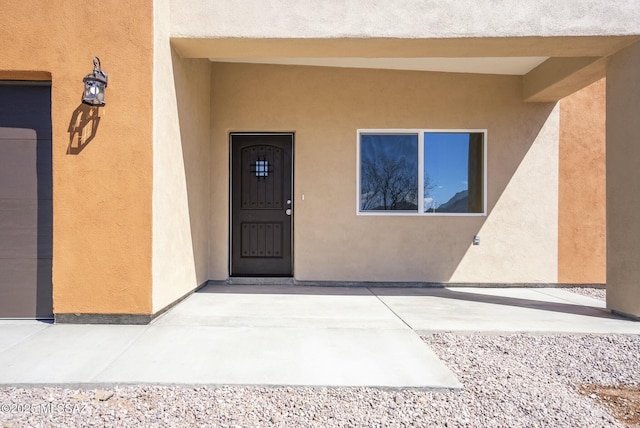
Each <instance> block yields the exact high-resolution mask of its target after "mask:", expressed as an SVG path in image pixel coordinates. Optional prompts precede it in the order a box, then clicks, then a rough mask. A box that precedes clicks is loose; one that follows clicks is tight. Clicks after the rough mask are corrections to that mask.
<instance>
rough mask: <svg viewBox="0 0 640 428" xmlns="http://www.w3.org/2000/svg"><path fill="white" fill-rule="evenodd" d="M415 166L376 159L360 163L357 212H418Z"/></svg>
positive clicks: (404, 160) (403, 162)
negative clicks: (358, 208)
mask: <svg viewBox="0 0 640 428" xmlns="http://www.w3.org/2000/svg"><path fill="white" fill-rule="evenodd" d="M415 169H416V168H415V166H414V165H411V164H410V163H409V162H407V161H406V159H404V158H397V159H393V158H391V157H390V156H385V155H379V154H378V155H377V156H375V158H374V159H365V160H363V161H362V170H361V171H362V172H361V174H362V177H361V179H362V185H361V189H360V190H361V201H360V203H361V209H362V210H365V211H369V210H405V211H409V210H410V211H415V210H417V208H418V180H417V177H416V172H415Z"/></svg>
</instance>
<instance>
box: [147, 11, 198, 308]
mask: <svg viewBox="0 0 640 428" xmlns="http://www.w3.org/2000/svg"><path fill="white" fill-rule="evenodd" d="M155 16H156V17H155V50H154V77H153V80H154V115H153V117H154V122H153V132H154V138H153V148H154V150H153V161H154V167H153V311H154V312H157V311H158V310H161V309H162V308H164V307H165V306H167V305H168V304H170V303H172V302H173V301H175V300H176V299H178V298H180V297H182V296H183V295H184V294H186V293H188V292H189V291H191V290H193V289H195V288H196V287H197V286H198V285H200V284H202V283H203V282H205V281H206V280H207V279H208V258H209V250H208V239H209V237H208V233H209V232H208V230H209V227H208V226H209V168H210V163H209V132H210V130H209V120H210V109H209V106H210V71H209V61H207V60H185V59H182V58H180V57H179V55H177V54H176V53H175V52H173V50H172V49H171V46H170V43H169V34H168V19H169V16H168V4H167V2H166V1H156V2H155Z"/></svg>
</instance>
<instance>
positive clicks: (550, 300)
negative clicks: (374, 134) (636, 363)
mask: <svg viewBox="0 0 640 428" xmlns="http://www.w3.org/2000/svg"><path fill="white" fill-rule="evenodd" d="M437 331H454V332H456V331H457V332H480V333H491V334H500V333H512V332H531V333H545V334H548V333H551V334H554V333H579V334H583V333H596V334H611V333H621V334H640V322H635V321H631V320H628V319H624V318H621V317H618V316H615V315H612V314H611V313H609V312H608V311H607V310H606V309H605V308H604V303H603V302H601V301H599V300H595V299H592V298H590V297H586V296H581V295H577V294H575V293H571V292H570V291H566V290H562V289H551V288H547V289H544V288H529V289H525V288H481V287H473V288H472V287H469V288H399V287H396V288H365V287H362V288H348V287H316V286H299V285H282V284H280V285H275V286H266V285H231V286H208V287H205V288H204V289H202V290H200V291H198V292H197V293H195V294H193V295H191V296H190V297H188V298H187V299H185V300H184V301H183V302H182V303H180V304H179V305H177V306H176V307H175V308H173V309H172V310H171V311H169V312H168V313H166V314H165V315H164V316H162V317H160V318H158V319H157V320H155V322H153V323H152V324H151V325H147V326H129V325H65V324H58V325H51V324H47V323H40V322H35V321H0V384H4V385H16V384H38V385H42V384H44V385H47V384H56V385H59V384H74V385H75V384H90V385H95V384H118V383H123V384H130V383H149V384H198V385H298V386H372V387H397V388H459V387H461V385H460V383H459V381H458V379H457V378H456V377H455V375H454V374H453V373H452V372H451V371H450V370H449V369H448V368H447V367H445V366H444V365H443V364H442V363H441V362H440V361H439V360H438V358H437V357H436V356H435V354H434V353H433V352H432V351H431V349H430V348H429V347H428V346H427V344H425V343H424V342H423V341H422V340H421V339H420V337H419V336H418V333H420V334H422V333H427V334H428V333H432V332H437Z"/></svg>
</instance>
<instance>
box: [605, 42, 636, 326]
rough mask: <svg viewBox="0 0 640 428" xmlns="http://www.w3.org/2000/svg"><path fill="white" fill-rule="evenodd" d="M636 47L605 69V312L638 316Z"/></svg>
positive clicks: (626, 51) (619, 54) (625, 52)
mask: <svg viewBox="0 0 640 428" xmlns="http://www.w3.org/2000/svg"><path fill="white" fill-rule="evenodd" d="M639 75H640V43H636V44H635V45H633V46H631V47H629V48H628V49H625V50H624V51H622V52H620V53H618V54H617V55H615V56H614V57H613V58H612V59H611V62H610V63H609V68H608V70H607V307H608V308H610V309H614V310H617V311H619V312H623V313H626V314H630V315H634V316H636V317H640V281H638V278H640V263H638V260H640V239H639V237H640V216H639V215H638V210H639V209H640V180H638V171H640V144H639V142H640V121H639V120H638V118H639V117H640V81H639V80H638V76H639Z"/></svg>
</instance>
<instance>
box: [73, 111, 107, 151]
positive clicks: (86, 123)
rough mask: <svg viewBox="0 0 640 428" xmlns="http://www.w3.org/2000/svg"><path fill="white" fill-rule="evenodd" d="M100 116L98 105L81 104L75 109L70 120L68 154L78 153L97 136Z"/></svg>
mask: <svg viewBox="0 0 640 428" xmlns="http://www.w3.org/2000/svg"><path fill="white" fill-rule="evenodd" d="M99 125H100V116H99V115H98V107H92V106H89V105H86V104H82V103H81V104H79V105H78V107H76V109H75V110H74V111H73V114H72V115H71V120H70V121H69V129H68V132H69V146H68V147H67V154H68V155H77V154H80V152H81V151H82V150H84V148H85V147H87V145H89V143H90V142H91V141H92V140H93V139H94V138H95V137H96V134H97V133H98V126H99Z"/></svg>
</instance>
